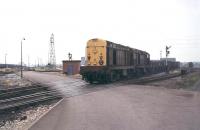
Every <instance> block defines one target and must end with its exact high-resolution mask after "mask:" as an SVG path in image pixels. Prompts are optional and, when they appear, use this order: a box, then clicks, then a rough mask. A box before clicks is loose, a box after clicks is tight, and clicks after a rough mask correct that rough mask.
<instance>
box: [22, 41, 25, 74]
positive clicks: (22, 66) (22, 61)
mask: <svg viewBox="0 0 200 130" xmlns="http://www.w3.org/2000/svg"><path fill="white" fill-rule="evenodd" d="M23 40H25V38H22V40H21V78H23V72H22V70H23V65H22V62H23V61H22V41H23Z"/></svg>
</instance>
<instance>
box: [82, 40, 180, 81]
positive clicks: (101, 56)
mask: <svg viewBox="0 0 200 130" xmlns="http://www.w3.org/2000/svg"><path fill="white" fill-rule="evenodd" d="M170 65H173V66H171V67H170V69H175V68H177V66H176V65H175V64H174V63H168V66H170ZM165 70H166V66H165V62H164V61H150V55H149V53H147V52H145V51H142V50H138V49H134V48H130V47H128V46H123V45H120V44H116V43H113V42H110V41H107V40H102V39H97V38H96V39H91V40H89V41H88V42H87V46H86V63H85V65H84V66H81V68H80V74H81V75H82V79H83V80H85V81H87V82H90V83H92V82H94V81H95V82H96V81H97V82H104V83H107V82H111V81H116V80H119V79H122V78H129V77H136V76H142V75H145V74H152V73H159V72H162V71H165Z"/></svg>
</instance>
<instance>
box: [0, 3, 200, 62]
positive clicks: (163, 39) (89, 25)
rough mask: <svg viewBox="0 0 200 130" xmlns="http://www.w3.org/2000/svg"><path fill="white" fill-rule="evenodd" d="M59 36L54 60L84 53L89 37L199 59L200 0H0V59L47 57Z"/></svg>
mask: <svg viewBox="0 0 200 130" xmlns="http://www.w3.org/2000/svg"><path fill="white" fill-rule="evenodd" d="M51 33H54V36H55V50H56V61H57V63H58V64H61V61H62V60H66V59H67V58H68V56H67V54H68V52H71V53H72V55H73V59H76V60H78V59H80V57H82V56H85V46H86V42H87V41H88V40H89V39H91V38H102V39H106V40H109V41H112V42H116V43H120V44H123V45H127V46H130V47H133V48H137V49H141V50H145V51H147V52H149V53H150V55H151V59H159V58H160V51H161V50H162V52H163V56H164V55H165V53H164V52H165V50H164V49H165V45H171V46H172V48H171V53H170V57H175V58H177V60H179V61H200V51H199V50H200V49H199V48H200V0H1V1H0V63H4V56H5V53H7V62H8V63H19V62H20V42H21V39H22V38H23V37H25V38H26V40H25V41H23V54H24V56H23V59H24V62H25V63H26V64H27V62H28V56H29V57H30V62H31V64H35V62H36V61H37V62H38V59H39V60H40V62H42V63H43V64H46V63H47V61H48V50H49V48H48V47H49V40H50V36H51Z"/></svg>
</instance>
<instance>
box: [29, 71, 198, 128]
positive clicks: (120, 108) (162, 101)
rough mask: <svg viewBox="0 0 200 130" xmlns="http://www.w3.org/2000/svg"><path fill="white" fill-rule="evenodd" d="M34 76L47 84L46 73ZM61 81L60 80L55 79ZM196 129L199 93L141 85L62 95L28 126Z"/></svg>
mask: <svg viewBox="0 0 200 130" xmlns="http://www.w3.org/2000/svg"><path fill="white" fill-rule="evenodd" d="M29 74H30V73H29ZM27 75H28V74H27V73H26V76H27ZM32 76H33V77H34V74H30V75H29V78H31V77H32ZM35 76H37V79H38V78H39V79H40V78H41V81H45V80H46V81H47V83H49V81H48V78H47V77H48V76H47V77H45V75H42V77H38V76H39V74H35ZM49 76H50V75H49ZM33 77H32V78H33ZM42 78H44V79H45V80H44V79H42ZM53 79H55V80H54V81H52V82H57V81H56V80H57V77H56V78H52V80H53ZM58 79H60V78H58ZM61 81H62V80H61V79H60V81H59V82H61ZM60 85H61V84H60ZM199 129H200V93H199V92H191V91H184V90H175V89H166V88H162V87H152V86H142V85H128V86H127V85H124V86H123V85H121V86H118V87H109V88H108V89H104V90H102V91H93V92H92V93H88V94H80V95H79V96H74V97H70V98H65V99H64V100H63V101H62V102H61V103H60V104H59V105H58V106H56V107H55V108H54V109H52V110H51V111H50V112H49V113H48V114H46V115H45V116H44V117H42V118H41V119H40V120H39V121H38V122H37V123H36V124H34V125H33V126H32V127H31V128H30V130H199Z"/></svg>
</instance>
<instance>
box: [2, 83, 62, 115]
mask: <svg viewBox="0 0 200 130" xmlns="http://www.w3.org/2000/svg"><path fill="white" fill-rule="evenodd" d="M59 98H62V95H61V94H59V93H58V92H57V91H56V90H53V89H50V88H49V87H47V86H41V85H38V84H34V85H32V86H30V87H17V88H13V89H1V90H0V113H1V112H9V111H13V110H18V109H19V108H21V107H24V106H29V105H34V104H38V103H41V102H44V101H49V100H53V99H59Z"/></svg>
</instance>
